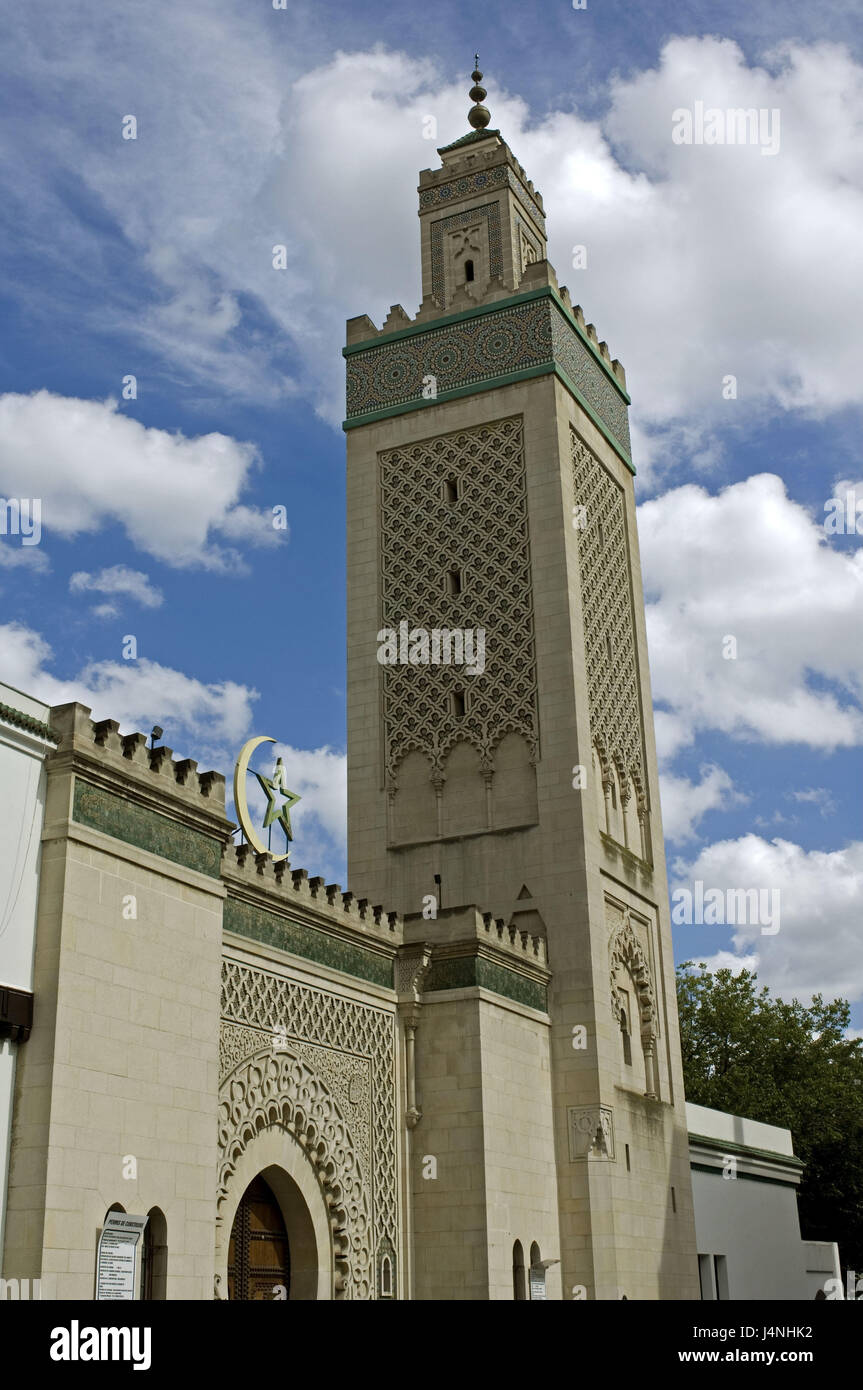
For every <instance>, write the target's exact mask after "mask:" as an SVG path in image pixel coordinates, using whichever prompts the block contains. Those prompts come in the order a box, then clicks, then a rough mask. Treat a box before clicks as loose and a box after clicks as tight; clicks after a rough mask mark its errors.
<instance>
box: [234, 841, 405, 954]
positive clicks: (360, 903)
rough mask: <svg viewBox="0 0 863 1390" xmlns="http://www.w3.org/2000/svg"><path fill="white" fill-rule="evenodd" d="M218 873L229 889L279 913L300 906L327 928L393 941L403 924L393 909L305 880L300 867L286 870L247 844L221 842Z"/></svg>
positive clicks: (322, 882) (323, 882)
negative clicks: (223, 843)
mask: <svg viewBox="0 0 863 1390" xmlns="http://www.w3.org/2000/svg"><path fill="white" fill-rule="evenodd" d="M222 876H223V878H224V879H225V882H226V883H227V884H228V888H229V891H233V890H234V889H236V890H237V892H238V893H240V892H242V891H243V890H245V891H246V892H247V893H248V892H251V893H253V894H254V895H255V897H256V898H259V899H260V900H262V901H263V899H264V898H266V900H267V904H268V906H269V907H270V909H271V910H273V911H276V912H279V911H285V910H292V909H294V908H297V907H301V908H302V909H303V911H304V912H305V913H307V914H308V915H309V920H310V921H311V920H314V921H315V922H316V924H317V925H320V926H324V925H328V926H333V927H336V928H338V929H339V930H340V931H353V932H357V933H359V934H360V935H361V936H362V937H370V938H374V939H376V940H379V941H382V942H386V943H387V944H388V945H398V944H399V943H400V942H401V939H402V933H403V923H402V919H401V917H400V916H399V914H398V913H397V912H388V911H387V910H386V909H385V908H383V907H381V906H380V904H373V903H370V902H369V901H368V900H367V899H366V898H357V897H356V896H355V895H354V894H353V893H351V892H349V891H348V890H347V889H343V888H342V887H341V885H340V884H338V883H327V881H326V879H324V878H321V877H316V878H309V874H308V870H306V869H291V868H290V866H289V865H288V864H287V863H286V861H285V860H281V861H279V862H274V860H273V859H272V858H271V856H270V855H269V854H256V853H255V851H254V850H253V849H252V848H251V846H249V845H227V846H226V848H225V853H224V856H223V858H222Z"/></svg>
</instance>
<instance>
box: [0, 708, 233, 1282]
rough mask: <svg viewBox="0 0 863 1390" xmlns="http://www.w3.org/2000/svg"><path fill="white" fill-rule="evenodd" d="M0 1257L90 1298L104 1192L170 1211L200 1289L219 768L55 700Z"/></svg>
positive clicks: (218, 933)
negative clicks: (29, 1004)
mask: <svg viewBox="0 0 863 1390" xmlns="http://www.w3.org/2000/svg"><path fill="white" fill-rule="evenodd" d="M51 725H52V727H53V729H54V730H55V732H56V733H58V734H59V735H60V736H61V741H60V745H59V748H58V750H57V752H56V753H54V754H53V755H52V756H51V758H49V760H48V763H47V776H48V792H47V803H46V814H45V829H44V835H43V869H42V882H41V891H40V898H39V912H38V920H37V935H36V957H35V968H34V990H35V995H36V1014H35V1023H34V1029H33V1033H32V1035H31V1038H30V1040H29V1042H28V1043H27V1045H26V1049H25V1050H24V1051H23V1052H22V1056H21V1064H20V1066H19V1068H18V1077H17V1084H16V1094H15V1118H14V1128H13V1136H12V1155H11V1169H10V1179H9V1201H8V1216H7V1230H6V1244H5V1257H4V1267H5V1270H6V1271H7V1272H8V1273H9V1274H10V1275H12V1276H18V1277H23V1278H26V1277H31V1278H33V1277H40V1276H41V1278H42V1293H43V1297H47V1298H69V1299H92V1297H93V1293H94V1269H95V1257H96V1242H97V1237H98V1233H99V1229H100V1227H101V1225H102V1222H103V1220H104V1216H105V1213H106V1211H107V1210H108V1208H109V1207H110V1206H112V1205H113V1204H115V1203H119V1204H120V1205H121V1206H122V1207H123V1208H124V1209H125V1210H126V1211H128V1212H132V1213H135V1214H138V1215H141V1214H147V1213H148V1212H149V1211H150V1210H151V1209H152V1208H154V1207H157V1208H159V1209H160V1210H161V1212H162V1213H163V1214H164V1217H165V1220H166V1224H167V1289H166V1292H167V1297H168V1298H169V1299H171V1298H173V1299H176V1298H196V1299H198V1298H203V1299H207V1298H211V1297H212V1294H213V1233H214V1223H215V1176H214V1175H215V1172H216V1164H217V1144H216V1106H217V1095H218V1036H219V1025H218V1020H219V975H220V966H221V939H222V902H223V898H224V895H225V890H224V887H223V886H222V883H221V881H220V878H219V864H220V857H221V850H222V844H223V842H224V838H225V835H226V832H227V829H228V822H227V821H226V819H225V815H224V782H223V779H222V778H220V777H218V776H217V775H216V774H204V775H203V776H201V777H199V776H198V774H197V771H196V768H195V764H194V763H191V762H185V763H175V762H174V761H173V759H172V757H171V752H170V750H169V749H157V750H156V751H155V753H150V752H149V750H148V749H147V748H146V741H145V739H144V737H143V736H142V735H133V736H131V737H130V738H126V739H121V738H120V736H119V733H118V727H117V725H116V724H114V723H112V722H110V721H105V722H104V723H102V724H95V725H94V724H93V723H92V721H91V720H90V718H89V711H88V710H86V709H84V708H83V707H82V706H80V705H66V706H61V707H59V708H56V709H54V710H52V712H51Z"/></svg>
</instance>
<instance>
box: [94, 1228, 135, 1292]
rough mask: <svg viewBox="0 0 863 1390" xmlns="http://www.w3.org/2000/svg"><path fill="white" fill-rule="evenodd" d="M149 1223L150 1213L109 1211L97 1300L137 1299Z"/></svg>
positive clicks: (98, 1267)
mask: <svg viewBox="0 0 863 1390" xmlns="http://www.w3.org/2000/svg"><path fill="white" fill-rule="evenodd" d="M146 1224H147V1218H146V1216H129V1215H127V1213H126V1212H124V1211H109V1212H108V1215H107V1216H106V1217H105V1225H104V1226H103V1228H102V1234H101V1236H100V1237H99V1250H98V1254H97V1256H96V1300H97V1302H100V1301H106V1300H107V1301H114V1302H116V1301H121V1302H122V1301H124V1300H126V1299H134V1297H135V1280H136V1275H137V1271H138V1245H139V1242H140V1240H141V1236H142V1235H143V1233H144V1227H145V1226H146Z"/></svg>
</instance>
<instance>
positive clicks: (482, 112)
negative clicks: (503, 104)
mask: <svg viewBox="0 0 863 1390" xmlns="http://www.w3.org/2000/svg"><path fill="white" fill-rule="evenodd" d="M473 60H474V62H475V63H476V67H475V68H474V70H473V72H472V73H471V77H472V78H473V83H474V85H473V86H472V87H471V89H470V91H469V92H468V96H469V97H470V99H471V101H472V102H474V103H475V105H473V106H472V107H471V108H470V110H469V111H468V113H467V118H468V120H469V121H470V124H471V125H472V126H473V128H474V130H484V129H485V127H486V126H487V125H488V123H489V121H490V120H491V115H490V113H489V110H488V107H487V106H482V105H481V104H480V103H481V102H482V101H483V99H484V98H485V96H486V95H487V93H486V90H485V87H480V85H479V84H480V82H481V81H482V73H481V72H480V70H479V54H478V53H475V54H474V55H473Z"/></svg>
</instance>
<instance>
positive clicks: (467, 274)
mask: <svg viewBox="0 0 863 1390" xmlns="http://www.w3.org/2000/svg"><path fill="white" fill-rule="evenodd" d="M464 278H465V280H468V281H470V280H472V279H473V261H465V263H464Z"/></svg>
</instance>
